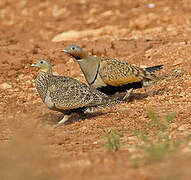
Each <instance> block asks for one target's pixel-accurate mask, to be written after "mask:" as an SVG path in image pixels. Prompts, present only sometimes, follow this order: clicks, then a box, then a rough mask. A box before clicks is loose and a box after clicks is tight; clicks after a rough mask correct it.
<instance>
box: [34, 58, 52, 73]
mask: <svg viewBox="0 0 191 180" xmlns="http://www.w3.org/2000/svg"><path fill="white" fill-rule="evenodd" d="M31 66H33V67H38V68H39V69H40V71H42V72H45V73H50V74H52V65H51V63H50V62H49V61H48V59H39V60H38V61H37V62H36V63H35V64H31Z"/></svg>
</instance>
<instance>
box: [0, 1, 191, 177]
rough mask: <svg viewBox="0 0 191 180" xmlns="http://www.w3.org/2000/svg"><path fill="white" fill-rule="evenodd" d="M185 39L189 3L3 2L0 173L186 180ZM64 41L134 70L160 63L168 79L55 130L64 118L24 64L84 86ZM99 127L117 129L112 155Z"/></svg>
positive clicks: (190, 158) (190, 111)
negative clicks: (47, 64) (44, 64)
mask: <svg viewBox="0 0 191 180" xmlns="http://www.w3.org/2000/svg"><path fill="white" fill-rule="evenodd" d="M190 37H191V1H190V0H160V1H159V0H158V1H156V0H153V1H150V0H144V1H143V0H113V1H108V2H107V1H102V0H70V1H67V0H54V1H51V0H33V1H27V0H1V1H0V98H1V101H0V179H2V180H12V179H15V180H17V179H18V180H22V179H23V180H24V179H29V180H32V179H35V180H37V179H39V180H41V179H45V180H48V179H51V180H52V179H56V180H57V179H71V178H72V179H82V178H83V179H139V180H140V179H141V180H143V179H144V180H149V179H160V180H161V179H164V180H166V179H169V180H171V179H173V180H176V179H184V180H187V179H190V176H191V172H190V165H191V138H190V137H191V118H190V115H191V101H190V98H191V86H190V85H191V81H190V78H191V75H190V74H191V72H190V67H191V51H190V50H191V46H190V45H191V41H190ZM69 44H78V45H80V46H82V47H83V48H84V50H86V51H87V52H89V53H90V54H93V55H99V56H100V55H102V56H108V57H115V58H121V59H124V60H126V61H128V62H129V63H132V64H135V65H137V66H142V67H147V66H153V65H159V64H163V65H164V69H163V70H161V71H160V74H163V75H166V76H167V78H166V79H164V80H162V81H160V82H158V83H157V84H155V85H154V86H151V87H148V88H147V90H146V92H145V90H144V89H137V90H135V91H134V92H133V94H132V95H131V98H130V101H129V102H128V103H127V104H123V105H118V106H117V107H116V108H115V109H113V110H112V111H111V112H110V110H107V109H106V110H105V111H103V113H101V114H99V115H97V116H90V117H87V118H85V119H83V120H81V121H79V119H80V117H78V116H76V117H74V118H72V119H71V120H70V121H69V122H68V123H67V124H66V125H64V126H61V127H58V128H55V127H54V125H55V124H56V123H57V122H58V121H59V120H60V119H61V118H62V114H60V113H57V112H52V111H50V110H48V109H47V108H46V107H45V105H44V104H43V103H42V102H41V100H40V98H39V96H38V94H37V91H36V89H35V84H34V81H35V78H36V76H37V74H38V70H36V69H34V68H31V67H30V64H31V63H33V62H36V61H37V60H38V59H39V58H48V59H49V60H50V61H51V62H52V64H53V71H54V73H55V74H60V75H67V76H72V77H74V78H77V79H79V80H81V81H84V82H85V79H84V77H83V74H82V72H81V71H80V69H79V66H78V64H77V63H76V62H75V61H74V60H73V59H72V58H70V57H69V56H68V55H67V54H64V53H61V52H60V50H61V49H63V48H64V47H66V46H67V45H69ZM151 110H152V111H153V112H154V114H155V113H156V114H157V116H158V117H159V119H160V123H159V122H156V121H155V122H154V118H152V117H151V116H152V112H150V111H151ZM149 112H150V113H149ZM169 114H171V115H173V116H175V118H174V119H173V118H172V119H173V121H169V122H168V123H167V122H166V116H167V115H169ZM155 120H156V119H155ZM157 123H158V124H157ZM161 124H165V130H162V129H161V127H162V126H161ZM100 126H102V127H104V128H105V130H106V131H108V132H110V131H111V129H114V130H115V131H116V132H119V133H121V134H122V136H121V137H120V142H121V148H120V149H119V151H116V152H110V151H109V150H108V149H107V148H106V147H105V146H103V144H104V143H105V142H104V139H103V137H102V129H101V128H100ZM135 132H139V135H136V133H135ZM140 134H142V136H141V137H143V135H145V136H147V138H149V142H148V141H147V140H145V139H144V138H141V137H140ZM161 137H162V138H161ZM166 138H168V143H167V146H164V143H166V142H167V140H166ZM158 141H159V142H158ZM175 141H176V142H178V143H177V144H178V145H176V146H175V145H172V143H173V142H175ZM163 146H164V148H163ZM148 147H151V148H150V150H149V148H148ZM161 149H162V150H161ZM158 151H159V154H160V152H162V153H161V154H162V156H161V157H160V156H159V159H157V160H156V157H158V154H157V153H158ZM171 151H172V152H171ZM164 154H165V157H164V158H162V157H163V155H164Z"/></svg>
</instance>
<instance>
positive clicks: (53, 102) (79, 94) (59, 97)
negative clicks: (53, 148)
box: [31, 59, 120, 124]
mask: <svg viewBox="0 0 191 180" xmlns="http://www.w3.org/2000/svg"><path fill="white" fill-rule="evenodd" d="M31 66H35V67H38V68H40V73H39V75H38V76H37V78H36V89H37V91H38V93H39V95H40V97H41V99H42V101H43V102H44V103H45V104H46V105H47V107H48V108H49V109H51V110H55V111H59V112H62V113H63V114H64V115H65V116H64V117H63V119H62V120H61V121H59V123H58V124H63V123H64V122H66V121H67V120H68V119H69V118H70V116H71V115H72V113H75V112H76V113H83V112H84V111H87V112H88V111H92V108H93V109H94V108H96V107H104V106H113V105H115V104H117V103H120V101H118V100H117V99H114V98H110V97H108V96H107V95H105V94H104V93H102V92H100V91H98V90H96V89H95V88H93V87H88V86H87V85H86V84H84V83H82V82H80V81H78V80H76V79H73V78H71V77H67V76H55V75H53V74H52V66H51V64H50V62H49V61H48V60H46V59H40V60H39V61H38V62H37V63H36V64H32V65H31Z"/></svg>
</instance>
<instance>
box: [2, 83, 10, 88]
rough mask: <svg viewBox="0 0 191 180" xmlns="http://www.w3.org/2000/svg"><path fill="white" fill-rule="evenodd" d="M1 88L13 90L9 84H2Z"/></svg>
mask: <svg viewBox="0 0 191 180" xmlns="http://www.w3.org/2000/svg"><path fill="white" fill-rule="evenodd" d="M0 88H1V89H10V88H12V86H11V85H10V84H7V83H2V84H0Z"/></svg>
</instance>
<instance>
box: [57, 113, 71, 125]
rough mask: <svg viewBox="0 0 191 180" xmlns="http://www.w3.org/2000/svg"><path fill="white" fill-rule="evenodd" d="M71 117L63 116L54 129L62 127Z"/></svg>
mask: <svg viewBox="0 0 191 180" xmlns="http://www.w3.org/2000/svg"><path fill="white" fill-rule="evenodd" d="M71 116H72V115H71V114H70V115H64V117H63V118H62V120H60V121H59V122H58V123H57V125H56V127H58V126H61V125H63V124H64V123H65V122H66V121H67V120H68V119H69V118H70V117H71Z"/></svg>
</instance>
